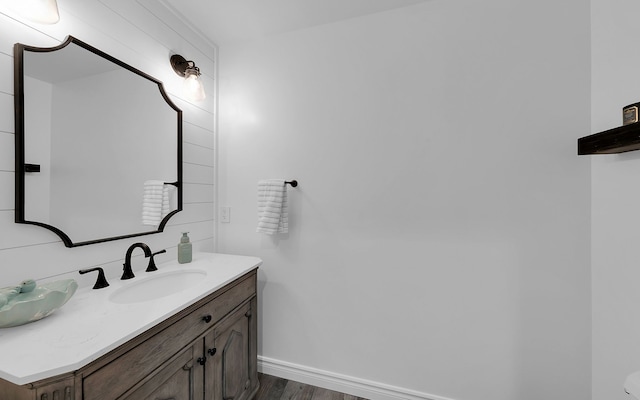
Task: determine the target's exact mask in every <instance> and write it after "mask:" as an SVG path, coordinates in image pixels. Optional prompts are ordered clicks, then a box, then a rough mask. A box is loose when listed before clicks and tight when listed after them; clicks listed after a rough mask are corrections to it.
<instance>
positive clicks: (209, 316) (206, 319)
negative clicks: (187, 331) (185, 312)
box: [202, 315, 211, 324]
mask: <svg viewBox="0 0 640 400" xmlns="http://www.w3.org/2000/svg"><path fill="white" fill-rule="evenodd" d="M202 320H203V321H204V322H206V323H207V324H208V323H209V322H211V315H205V316H204V317H202Z"/></svg>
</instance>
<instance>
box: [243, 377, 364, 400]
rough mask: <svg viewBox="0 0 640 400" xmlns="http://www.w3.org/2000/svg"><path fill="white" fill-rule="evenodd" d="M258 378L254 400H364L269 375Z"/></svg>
mask: <svg viewBox="0 0 640 400" xmlns="http://www.w3.org/2000/svg"><path fill="white" fill-rule="evenodd" d="M258 378H259V379H260V389H259V390H258V394H256V397H255V400H366V399H363V398H362V397H356V396H351V395H349V394H344V393H340V392H334V391H332V390H328V389H323V388H319V387H316V386H310V385H305V384H304V383H300V382H294V381H290V380H287V379H283V378H278V377H275V376H271V375H265V374H258Z"/></svg>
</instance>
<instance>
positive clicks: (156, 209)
mask: <svg viewBox="0 0 640 400" xmlns="http://www.w3.org/2000/svg"><path fill="white" fill-rule="evenodd" d="M170 190H171V186H169V185H165V183H164V182H163V181H156V180H151V181H146V182H145V183H144V196H143V200H142V224H143V225H154V226H157V225H159V224H160V222H161V221H162V219H163V218H164V217H165V216H166V215H167V214H169V212H170V211H171V198H170Z"/></svg>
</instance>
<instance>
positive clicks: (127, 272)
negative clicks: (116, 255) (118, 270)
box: [120, 242, 151, 279]
mask: <svg viewBox="0 0 640 400" xmlns="http://www.w3.org/2000/svg"><path fill="white" fill-rule="evenodd" d="M136 247H140V248H141V249H142V250H143V251H144V256H145V257H146V258H149V257H151V249H150V248H149V246H147V245H146V244H144V243H140V242H138V243H134V244H132V245H131V246H129V248H128V249H127V255H126V256H125V257H124V264H122V266H123V267H124V268H123V272H122V278H120V279H131V278H135V277H136V276H135V275H134V274H133V270H132V269H131V253H133V250H135V249H136Z"/></svg>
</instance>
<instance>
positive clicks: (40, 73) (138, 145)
mask: <svg viewBox="0 0 640 400" xmlns="http://www.w3.org/2000/svg"><path fill="white" fill-rule="evenodd" d="M14 68H15V75H14V84H15V127H16V131H15V142H16V147H15V149H16V154H15V161H16V167H15V171H16V187H15V198H16V204H15V207H16V211H15V222H16V223H23V224H32V225H38V226H41V227H43V228H46V229H49V230H51V231H53V232H55V233H56V234H57V235H58V236H60V238H61V239H62V241H63V242H64V244H65V246H67V247H75V246H82V245H88V244H94V243H101V242H106V241H111V240H118V239H124V238H129V237H134V236H141V235H148V234H153V233H159V232H162V231H163V230H164V227H165V226H166V224H167V222H168V221H169V219H170V218H171V217H172V216H173V215H175V214H176V213H178V212H179V211H181V210H182V111H181V110H180V109H179V108H178V107H176V105H175V104H174V103H173V102H172V101H171V100H170V99H169V97H168V96H167V93H166V92H165V90H164V87H163V85H162V82H160V81H159V80H157V79H155V78H153V77H152V76H150V75H148V74H146V73H144V72H142V71H140V70H138V69H136V68H134V67H132V66H130V65H128V64H125V63H124V62H122V61H120V60H118V59H116V58H114V57H112V56H110V55H109V54H106V53H104V52H103V51H100V50H98V49H96V48H95V47H92V46H90V45H88V44H87V43H85V42H83V41H81V40H78V39H77V38H74V37H73V36H68V37H67V39H66V40H65V41H64V42H63V43H62V44H60V45H59V46H55V47H50V48H42V47H34V46H28V45H25V44H21V43H16V44H15V46H14Z"/></svg>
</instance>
